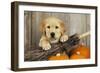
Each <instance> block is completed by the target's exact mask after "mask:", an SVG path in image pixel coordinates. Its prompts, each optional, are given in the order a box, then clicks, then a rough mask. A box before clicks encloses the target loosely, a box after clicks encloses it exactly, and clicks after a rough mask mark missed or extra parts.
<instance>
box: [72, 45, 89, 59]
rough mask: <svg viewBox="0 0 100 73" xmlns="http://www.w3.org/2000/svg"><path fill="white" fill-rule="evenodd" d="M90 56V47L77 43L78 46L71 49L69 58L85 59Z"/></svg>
mask: <svg viewBox="0 0 100 73" xmlns="http://www.w3.org/2000/svg"><path fill="white" fill-rule="evenodd" d="M87 58H90V49H89V48H87V47H86V46H83V45H79V46H78V48H76V49H74V50H72V52H71V56H70V59H87Z"/></svg>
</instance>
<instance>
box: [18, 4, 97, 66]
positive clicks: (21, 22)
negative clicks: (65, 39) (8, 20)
mask: <svg viewBox="0 0 100 73" xmlns="http://www.w3.org/2000/svg"><path fill="white" fill-rule="evenodd" d="M26 10H27V11H44V12H66V13H88V14H90V15H91V19H90V23H91V27H90V29H91V31H90V32H91V39H92V40H91V43H90V44H91V47H92V49H91V51H90V52H91V53H90V55H91V59H82V60H61V61H36V62H35V61H34V62H24V11H26ZM18 13H19V15H18V16H19V18H18V19H19V20H18V21H19V23H18V24H19V30H18V33H19V36H18V37H19V42H18V43H19V44H18V45H19V46H18V48H19V50H18V52H19V54H18V58H19V59H18V63H19V65H18V66H19V68H35V67H51V66H65V65H66V66H70V65H84V64H95V31H94V30H95V22H96V20H95V10H94V9H83V8H69V7H68V8H67V7H66V8H63V7H62V8H61V7H45V6H27V5H19V12H18Z"/></svg>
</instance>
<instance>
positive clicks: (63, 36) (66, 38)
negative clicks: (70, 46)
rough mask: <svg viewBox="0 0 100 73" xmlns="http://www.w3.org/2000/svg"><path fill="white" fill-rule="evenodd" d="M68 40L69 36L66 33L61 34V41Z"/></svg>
mask: <svg viewBox="0 0 100 73" xmlns="http://www.w3.org/2000/svg"><path fill="white" fill-rule="evenodd" d="M67 40H68V36H67V35H65V34H63V35H62V36H61V38H60V41H61V42H65V41H67Z"/></svg>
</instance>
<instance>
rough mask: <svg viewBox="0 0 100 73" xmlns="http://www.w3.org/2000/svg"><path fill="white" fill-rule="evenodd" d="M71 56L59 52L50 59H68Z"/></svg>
mask: <svg viewBox="0 0 100 73" xmlns="http://www.w3.org/2000/svg"><path fill="white" fill-rule="evenodd" d="M68 59H69V56H68V55H67V54H57V55H55V56H50V57H49V58H48V60H68Z"/></svg>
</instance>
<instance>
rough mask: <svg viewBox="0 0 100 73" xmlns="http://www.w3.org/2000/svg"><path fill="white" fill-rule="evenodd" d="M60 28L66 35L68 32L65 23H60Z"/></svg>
mask: <svg viewBox="0 0 100 73" xmlns="http://www.w3.org/2000/svg"><path fill="white" fill-rule="evenodd" d="M60 26H61V33H62V34H64V33H65V31H66V30H65V26H64V23H63V22H62V21H61V22H60Z"/></svg>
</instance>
